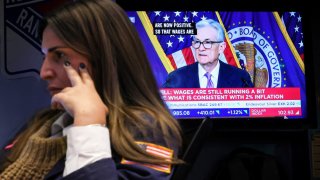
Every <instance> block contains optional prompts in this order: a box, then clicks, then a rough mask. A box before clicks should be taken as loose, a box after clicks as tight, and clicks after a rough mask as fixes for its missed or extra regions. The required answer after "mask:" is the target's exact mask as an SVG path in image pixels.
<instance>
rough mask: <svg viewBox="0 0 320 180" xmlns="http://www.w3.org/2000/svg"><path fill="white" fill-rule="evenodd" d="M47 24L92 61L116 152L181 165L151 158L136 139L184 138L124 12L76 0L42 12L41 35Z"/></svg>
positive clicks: (106, 2) (93, 0) (97, 1)
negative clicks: (45, 12) (107, 113)
mask: <svg viewBox="0 0 320 180" xmlns="http://www.w3.org/2000/svg"><path fill="white" fill-rule="evenodd" d="M47 26H50V28H52V29H53V30H54V31H55V33H56V34H57V35H58V37H59V38H60V39H61V40H63V41H64V42H65V43H66V44H67V46H69V47H70V48H72V49H74V50H75V51H77V52H78V53H80V54H82V55H84V56H86V57H87V58H88V59H89V61H90V63H91V64H92V67H93V75H92V76H93V77H92V78H93V80H94V83H95V86H96V89H97V91H98V93H99V95H100V97H101V99H102V100H103V101H104V103H105V104H106V106H107V107H108V108H109V115H108V118H107V120H106V122H107V126H108V128H109V130H110V137H111V143H112V147H113V148H114V149H115V151H116V152H117V153H118V154H119V155H121V156H123V157H124V158H127V159H130V160H134V161H142V162H148V163H170V164H176V163H180V162H181V161H180V160H178V159H175V158H173V159H172V160H171V161H168V160H165V159H162V158H157V157H156V158H155V157H154V156H151V155H149V154H147V153H146V152H144V151H142V150H141V148H139V146H137V144H136V143H135V136H136V135H137V134H138V135H139V136H140V137H141V136H142V137H145V138H146V137H149V136H151V138H152V137H154V138H157V137H161V138H163V139H164V141H165V143H166V145H167V146H170V145H172V144H178V145H179V146H180V145H181V141H182V140H181V135H180V132H181V130H180V127H179V125H178V123H177V121H176V120H175V119H174V118H173V117H172V116H171V114H170V113H169V111H168V109H167V108H166V106H165V104H164V102H163V101H162V99H161V96H160V94H159V89H158V86H157V84H156V81H155V79H154V76H153V73H152V71H151V68H150V65H149V61H148V58H147V56H146V53H145V51H144V46H143V44H142V43H141V40H140V39H139V35H138V33H137V31H136V29H135V28H134V26H133V24H132V23H131V22H130V20H129V18H128V17H127V14H126V13H125V11H124V10H123V9H122V8H121V7H119V6H118V5H117V4H116V3H114V2H112V1H111V0H78V1H77V2H76V3H70V4H67V5H64V6H62V7H61V8H59V9H56V10H55V11H54V12H52V13H51V14H49V15H48V16H46V17H45V18H44V20H43V23H42V25H41V27H40V33H42V32H43V30H44V28H45V27H47ZM41 35H42V34H41ZM150 130H151V131H152V132H151V133H150ZM137 131H139V132H137Z"/></svg>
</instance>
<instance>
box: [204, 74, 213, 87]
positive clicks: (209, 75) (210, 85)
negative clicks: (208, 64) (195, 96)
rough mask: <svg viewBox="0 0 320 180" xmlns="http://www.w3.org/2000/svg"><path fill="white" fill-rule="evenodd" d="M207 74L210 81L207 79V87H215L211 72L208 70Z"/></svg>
mask: <svg viewBox="0 0 320 180" xmlns="http://www.w3.org/2000/svg"><path fill="white" fill-rule="evenodd" d="M205 76H206V77H207V79H208V81H207V88H213V82H212V80H211V76H212V75H211V74H210V73H209V72H207V73H206V74H205Z"/></svg>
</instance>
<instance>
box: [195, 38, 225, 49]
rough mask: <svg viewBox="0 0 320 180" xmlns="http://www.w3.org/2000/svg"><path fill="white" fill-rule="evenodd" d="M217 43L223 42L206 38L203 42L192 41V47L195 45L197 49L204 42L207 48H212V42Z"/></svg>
mask: <svg viewBox="0 0 320 180" xmlns="http://www.w3.org/2000/svg"><path fill="white" fill-rule="evenodd" d="M215 43H222V41H208V40H205V41H203V42H201V41H192V47H194V48H195V49H198V48H200V46H201V44H203V47H204V48H205V49H210V48H212V44H215Z"/></svg>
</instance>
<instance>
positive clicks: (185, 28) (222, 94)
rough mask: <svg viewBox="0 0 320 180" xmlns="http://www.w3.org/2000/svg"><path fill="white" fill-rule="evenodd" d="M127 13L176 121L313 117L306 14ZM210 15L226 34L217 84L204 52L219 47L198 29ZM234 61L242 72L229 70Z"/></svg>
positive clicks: (229, 12)
mask: <svg viewBox="0 0 320 180" xmlns="http://www.w3.org/2000/svg"><path fill="white" fill-rule="evenodd" d="M127 13H128V16H129V18H130V20H131V21H132V23H133V24H134V26H135V27H136V28H137V30H138V32H139V35H140V37H141V39H142V41H143V43H144V45H145V49H146V51H147V54H148V56H149V59H150V64H151V66H152V68H153V72H154V75H155V77H156V80H157V82H158V86H159V88H160V92H161V94H162V97H163V99H164V101H165V102H166V104H167V106H168V108H169V109H170V110H171V113H172V115H173V116H174V117H176V118H177V119H191V118H204V117H214V118H238V117H241V118H255V117H259V118H270V117H281V118H283V119H303V118H306V117H307V115H308V114H307V97H306V83H305V81H306V80H305V67H304V37H303V20H304V19H303V14H302V13H300V12H272V11H259V12H257V11H255V12H253V11H127ZM208 19H213V20H214V21H216V22H218V23H219V24H220V25H221V27H222V28H223V33H224V34H225V38H224V39H223V42H222V44H224V50H223V51H220V52H219V66H220V67H219V69H218V70H216V71H217V72H216V74H215V75H216V76H217V77H216V79H215V80H214V78H213V82H215V83H214V84H216V85H213V86H212V87H206V86H205V84H206V79H205V78H202V77H201V73H200V72H201V71H205V68H203V64H201V61H203V59H202V60H201V58H203V56H209V55H208V54H206V53H205V51H207V50H210V48H211V49H212V48H215V47H214V46H215V44H214V43H215V42H214V41H215V40H216V39H210V35H208V36H206V35H199V34H200V32H201V33H203V32H205V30H201V29H200V30H199V29H197V28H196V24H197V22H199V21H202V20H208ZM197 32H198V33H199V34H198V35H197ZM207 41H208V42H207ZM212 42H213V43H212ZM197 43H198V44H197ZM205 43H206V44H205ZM210 43H211V44H210ZM205 45H207V47H204V46H205ZM217 46H219V47H220V45H219V44H218V45H217ZM226 66H227V67H226ZM230 66H232V67H235V68H237V69H239V70H241V71H239V72H238V71H236V72H235V74H234V72H231V70H233V69H234V68H233V69H231V70H230V71H229V70H224V69H226V68H228V67H230ZM187 67H188V68H187ZM201 68H202V70H200V69H201ZM191 69H193V70H191ZM216 69H217V68H216ZM175 71H177V72H176V73H172V72H175ZM213 71H215V70H213ZM243 72H246V73H247V75H248V77H249V78H248V79H246V76H245V75H246V74H244V75H243ZM203 79H204V80H203ZM168 84H169V85H168ZM201 84H202V85H201Z"/></svg>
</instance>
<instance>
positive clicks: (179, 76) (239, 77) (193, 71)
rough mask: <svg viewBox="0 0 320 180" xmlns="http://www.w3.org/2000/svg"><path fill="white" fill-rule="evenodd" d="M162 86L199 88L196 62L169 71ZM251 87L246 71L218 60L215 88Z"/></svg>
mask: <svg viewBox="0 0 320 180" xmlns="http://www.w3.org/2000/svg"><path fill="white" fill-rule="evenodd" d="M162 87H163V88H200V83H199V77H198V62H196V63H193V64H191V65H188V66H184V67H181V68H178V69H177V70H175V71H173V72H171V73H170V74H169V75H168V77H167V79H166V82H165V83H164V84H163V86H162ZM241 87H253V84H252V82H251V78H250V75H249V73H248V72H247V71H244V70H242V69H239V68H237V67H234V66H231V65H229V64H226V63H224V62H222V61H220V69H219V78H218V84H217V88H241Z"/></svg>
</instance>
